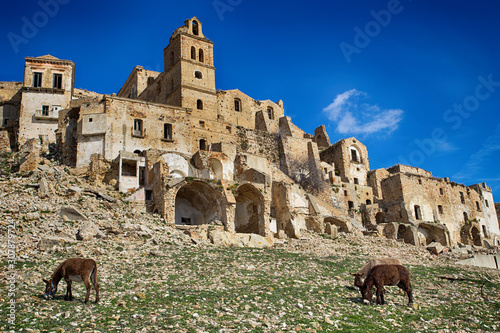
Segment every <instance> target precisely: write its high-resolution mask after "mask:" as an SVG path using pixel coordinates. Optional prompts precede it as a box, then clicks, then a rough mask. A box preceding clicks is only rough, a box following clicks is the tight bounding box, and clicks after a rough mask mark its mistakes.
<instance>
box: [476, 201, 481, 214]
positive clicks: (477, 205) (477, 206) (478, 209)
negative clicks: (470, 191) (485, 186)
mask: <svg viewBox="0 0 500 333" xmlns="http://www.w3.org/2000/svg"><path fill="white" fill-rule="evenodd" d="M476 208H477V211H478V212H480V211H481V206H480V205H479V201H476Z"/></svg>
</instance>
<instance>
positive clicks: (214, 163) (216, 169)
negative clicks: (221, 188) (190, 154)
mask: <svg viewBox="0 0 500 333" xmlns="http://www.w3.org/2000/svg"><path fill="white" fill-rule="evenodd" d="M208 165H210V169H211V171H212V172H211V173H212V174H213V176H214V177H215V179H222V175H223V172H222V170H223V169H222V163H221V162H220V161H219V160H218V159H216V158H211V159H209V160H208Z"/></svg>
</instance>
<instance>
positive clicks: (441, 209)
mask: <svg viewBox="0 0 500 333" xmlns="http://www.w3.org/2000/svg"><path fill="white" fill-rule="evenodd" d="M438 212H439V214H443V206H441V205H438Z"/></svg>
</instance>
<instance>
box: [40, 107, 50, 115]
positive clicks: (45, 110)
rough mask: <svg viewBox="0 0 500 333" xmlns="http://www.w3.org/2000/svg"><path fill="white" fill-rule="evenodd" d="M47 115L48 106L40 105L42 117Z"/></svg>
mask: <svg viewBox="0 0 500 333" xmlns="http://www.w3.org/2000/svg"><path fill="white" fill-rule="evenodd" d="M48 115H49V106H48V105H42V116H48Z"/></svg>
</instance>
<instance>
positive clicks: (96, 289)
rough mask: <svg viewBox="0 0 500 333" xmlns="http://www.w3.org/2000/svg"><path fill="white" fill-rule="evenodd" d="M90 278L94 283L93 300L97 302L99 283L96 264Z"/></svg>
mask: <svg viewBox="0 0 500 333" xmlns="http://www.w3.org/2000/svg"><path fill="white" fill-rule="evenodd" d="M90 278H91V280H92V284H93V285H94V289H95V302H96V304H97V302H99V284H98V283H97V266H96V267H95V268H94V271H93V272H92V274H91V276H90Z"/></svg>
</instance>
